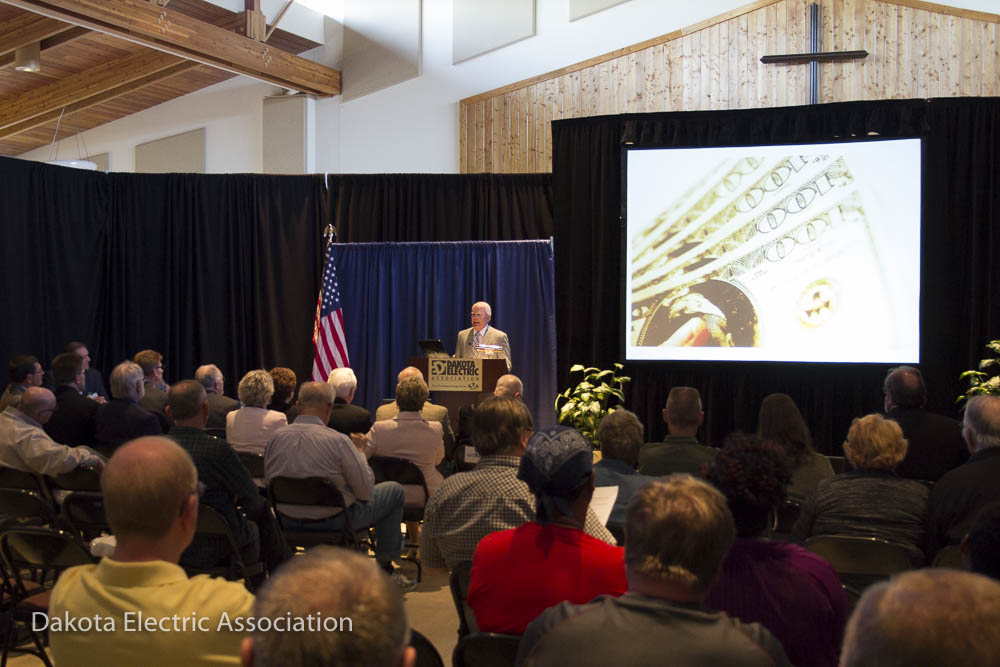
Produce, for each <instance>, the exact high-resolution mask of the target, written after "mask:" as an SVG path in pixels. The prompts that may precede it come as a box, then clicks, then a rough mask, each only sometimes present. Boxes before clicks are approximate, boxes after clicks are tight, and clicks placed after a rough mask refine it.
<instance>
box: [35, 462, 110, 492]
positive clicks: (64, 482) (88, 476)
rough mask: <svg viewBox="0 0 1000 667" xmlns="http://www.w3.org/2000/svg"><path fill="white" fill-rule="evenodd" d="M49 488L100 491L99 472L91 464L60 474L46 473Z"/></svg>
mask: <svg viewBox="0 0 1000 667" xmlns="http://www.w3.org/2000/svg"><path fill="white" fill-rule="evenodd" d="M45 479H46V482H47V483H48V485H49V488H52V489H63V490H66V491H96V492H98V493H99V492H100V491H101V473H100V471H99V470H98V469H97V468H94V467H93V466H81V467H79V468H74V469H73V470H70V471H69V472H64V473H62V474H61V475H54V476H53V475H48V476H46V478H45Z"/></svg>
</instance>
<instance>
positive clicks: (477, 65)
mask: <svg viewBox="0 0 1000 667" xmlns="http://www.w3.org/2000/svg"><path fill="white" fill-rule="evenodd" d="M346 1H347V2H352V1H360V2H366V1H369V0H346ZM747 2H748V0H697V1H695V0H630V1H629V2H625V3H624V4H621V5H617V6H615V7H612V8H610V9H607V10H605V11H602V12H598V13H596V14H592V15H591V16H587V17H585V18H582V19H580V20H578V21H575V22H572V23H570V22H569V0H537V10H536V11H537V16H536V18H537V21H536V26H537V30H536V35H535V36H534V37H531V38H528V39H525V40H522V41H520V42H517V43H515V44H512V45H510V46H507V47H503V48H500V49H497V50H496V51H493V52H490V53H487V54H484V55H482V56H478V57H475V58H472V59H470V60H467V61H465V62H462V63H459V64H458V65H452V64H451V43H452V35H451V24H452V18H451V16H452V2H451V0H423V26H422V30H423V34H422V48H423V52H422V72H421V75H420V76H419V77H417V78H415V79H411V80H409V81H405V82H403V83H400V84H398V85H395V86H392V87H390V88H387V89H385V90H381V91H378V92H375V93H372V94H370V95H367V96H365V97H362V98H359V99H355V100H351V101H350V102H342V101H341V100H340V97H339V96H338V97H335V98H333V99H330V100H320V101H318V103H317V104H316V132H315V136H314V140H315V150H316V170H317V171H318V172H323V171H327V172H331V173H336V172H339V173H401V172H424V173H456V172H457V171H458V168H459V159H458V101H459V100H461V99H463V98H465V97H469V96H472V95H475V94H478V93H481V92H485V91H488V90H491V89H493V88H498V87H500V86H503V85H506V84H509V83H513V82H516V81H520V80H522V79H525V78H528V77H531V76H535V75H537V74H542V73H544V72H548V71H551V70H554V69H558V68H560V67H565V66H566V65H570V64H573V63H576V62H579V61H581V60H586V59H587V58H590V57H593V56H596V55H600V54H603V53H607V52H609V51H613V50H615V49H619V48H622V47H625V46H629V45H631V44H635V43H636V42H640V41H643V40H646V39H650V38H652V37H656V36H658V35H662V34H665V33H667V32H670V31H671V30H675V29H678V28H683V27H685V26H689V25H691V24H693V23H697V22H698V21H701V20H704V19H707V18H711V17H713V16H716V15H718V14H722V13H724V12H726V11H729V10H731V9H734V8H737V7H740V6H742V5H745V4H747ZM940 4H946V5H951V6H955V7H962V8H966V9H973V10H977V11H983V12H996V11H998V7H997V0H941V1H940ZM328 23H329V21H328ZM282 25H284V21H282ZM332 32H334V31H331V30H330V29H329V25H328V26H327V31H326V34H327V36H328V38H329V37H330V34H331V33H332ZM317 52H320V53H319V54H317V55H318V57H317V59H318V60H322V61H323V62H327V63H330V64H335V63H334V62H333V61H335V60H336V54H331V53H330V49H317ZM343 76H344V77H345V78H346V77H348V76H350V72H349V71H345V72H344V73H343ZM276 92H277V89H276V88H274V87H273V86H268V85H265V84H260V83H257V82H254V81H251V80H249V79H246V78H244V77H239V78H237V79H234V80H232V81H229V82H225V83H222V84H219V85H217V86H213V87H211V88H208V89H206V90H203V91H198V92H196V93H192V94H190V95H186V96H184V97H182V98H179V99H176V100H173V101H171V102H167V103H166V104H162V105H160V106H158V107H155V108H153V109H148V110H146V111H143V112H140V113H138V114H134V115H132V116H129V117H128V118H124V119H122V120H119V121H115V122H113V123H109V124H107V125H103V126H101V127H99V128H96V129H94V130H91V131H89V132H86V133H85V134H84V139H85V141H86V144H87V148H88V152H89V153H90V154H97V153H102V152H104V151H108V152H109V153H110V158H111V161H110V168H111V170H112V171H130V170H131V169H132V148H133V147H134V146H135V144H137V143H141V142H144V141H149V140H151V139H156V138H159V137H164V136H169V135H172V134H176V133H178V132H183V131H186V130H190V129H193V128H196V127H201V126H205V127H206V135H205V136H206V148H207V151H208V156H207V158H206V171H207V172H209V173H225V172H255V171H259V170H260V168H261V164H262V157H261V155H260V150H261V141H260V136H261V105H262V102H261V100H262V98H263V97H265V96H267V95H273V94H275V93H276ZM67 148H68V144H67V146H66V147H64V148H63V150H62V151H61V152H62V153H66V150H67ZM47 153H48V148H45V149H38V150H36V151H32V152H30V153H27V154H25V155H24V156H22V157H26V158H28V159H38V160H44V159H45V158H46V155H47Z"/></svg>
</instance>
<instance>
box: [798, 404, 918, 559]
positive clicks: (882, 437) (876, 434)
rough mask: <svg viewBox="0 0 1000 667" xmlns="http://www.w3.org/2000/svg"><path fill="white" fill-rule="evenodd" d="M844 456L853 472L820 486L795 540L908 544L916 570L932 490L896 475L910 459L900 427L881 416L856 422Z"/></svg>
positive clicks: (806, 508) (803, 513)
mask: <svg viewBox="0 0 1000 667" xmlns="http://www.w3.org/2000/svg"><path fill="white" fill-rule="evenodd" d="M844 454H845V455H846V456H847V461H848V463H850V464H851V467H852V468H853V470H851V471H850V472H847V473H844V474H841V475H837V476H836V477H832V478H830V479H826V480H823V481H822V482H820V484H819V486H818V487H817V488H816V491H815V492H814V493H813V494H812V495H811V496H809V498H808V499H807V500H806V502H805V503H804V504H803V505H802V510H801V511H800V513H799V518H798V520H797V521H796V522H795V526H794V527H793V528H792V536H793V537H794V538H795V540H796V541H798V542H803V541H805V540H806V539H807V538H809V537H811V536H813V535H855V536H858V537H879V538H882V539H885V540H889V541H891V542H898V543H899V544H902V545H903V546H904V547H906V550H907V552H908V553H909V554H910V558H911V559H912V560H913V563H914V565H919V564H921V563H922V562H923V560H924V554H923V550H922V549H921V546H922V545H923V543H924V521H925V519H926V516H927V487H926V486H924V485H923V484H921V483H920V482H916V481H914V480H912V479H900V478H899V477H897V476H896V475H895V474H894V473H893V470H894V469H895V468H896V466H897V465H899V462H900V461H902V460H903V457H904V456H906V440H904V439H903V431H902V430H901V429H900V428H899V424H897V423H896V422H894V421H892V420H890V419H885V418H884V417H882V416H881V415H867V416H865V417H861V418H860V419H855V420H854V422H853V423H852V424H851V428H850V430H849V431H848V432H847V440H846V441H845V442H844Z"/></svg>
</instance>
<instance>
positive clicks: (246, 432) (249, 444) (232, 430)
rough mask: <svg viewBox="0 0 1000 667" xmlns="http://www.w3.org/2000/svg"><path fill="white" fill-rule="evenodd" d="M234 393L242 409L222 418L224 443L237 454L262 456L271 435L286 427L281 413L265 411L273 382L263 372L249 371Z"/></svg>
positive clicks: (272, 390) (272, 388)
mask: <svg viewBox="0 0 1000 667" xmlns="http://www.w3.org/2000/svg"><path fill="white" fill-rule="evenodd" d="M237 393H238V394H239V397H240V403H242V404H243V407H242V408H240V409H239V410H233V411H232V412H230V413H229V414H227V415H226V440H227V441H228V442H229V444H230V445H232V446H233V449H235V450H236V451H238V452H251V453H254V454H263V453H264V447H266V446H267V443H268V442H269V441H270V440H271V436H272V435H274V432H275V431H276V430H278V429H279V428H281V427H282V426H286V425H287V424H288V419H287V418H286V417H285V415H284V413H281V412H277V411H276V410H268V409H267V406H268V404H269V403H270V402H271V397H272V396H274V380H273V379H271V374H270V373H268V372H267V371H265V370H262V369H258V370H254V371H250V372H249V373H247V374H246V375H244V376H243V379H242V380H240V386H239V388H238V389H237Z"/></svg>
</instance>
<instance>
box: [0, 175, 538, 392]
mask: <svg viewBox="0 0 1000 667" xmlns="http://www.w3.org/2000/svg"><path fill="white" fill-rule="evenodd" d="M329 179H330V180H329V182H330V189H329V190H328V189H327V187H326V186H325V184H324V177H323V176H267V175H246V174H233V175H200V174H102V173H95V172H85V171H80V170H76V169H67V168H64V167H54V166H51V165H46V164H42V163H38V162H31V161H25V160H18V159H12V158H2V157H0V259H2V267H3V268H2V271H3V273H2V274H0V277H2V280H3V281H4V284H5V286H6V288H5V289H4V290H3V291H2V293H0V312H3V314H4V318H5V324H4V326H2V327H0V363H2V364H6V360H7V359H9V358H10V357H12V356H13V355H15V354H19V353H28V354H34V355H35V356H37V357H38V358H39V359H40V360H41V361H42V364H43V366H45V367H48V365H49V362H50V361H51V359H52V357H53V356H55V355H56V354H58V353H59V352H61V351H62V348H63V346H64V345H65V343H66V342H68V341H69V340H83V341H85V342H87V343H88V344H89V348H90V352H91V356H92V357H93V362H94V365H95V367H97V368H99V369H100V370H101V371H102V372H103V373H104V375H105V379H107V376H108V373H109V372H110V370H111V368H112V367H113V366H114V365H115V364H116V363H118V362H119V361H121V360H122V359H125V358H131V357H132V356H133V355H134V354H135V352H137V351H138V350H140V349H143V348H146V347H151V348H154V349H157V350H159V351H161V352H162V353H163V354H164V355H165V366H166V377H167V379H168V381H171V382H172V381H176V380H179V379H183V378H185V377H191V376H192V375H193V373H194V370H195V368H197V366H199V365H200V364H203V363H215V364H217V365H218V366H219V367H220V368H221V369H222V371H223V373H224V374H225V375H226V381H227V387H226V392H227V393H228V394H230V395H235V385H236V383H237V382H238V381H239V378H240V377H242V375H243V374H244V373H245V372H246V371H248V370H250V369H253V368H270V367H272V366H276V365H282V366H289V367H291V368H292V369H293V370H294V371H295V372H296V374H297V375H298V376H299V378H300V381H301V380H304V379H307V378H308V377H309V375H310V373H311V368H312V357H313V352H312V332H313V320H314V317H315V313H316V295H317V292H318V289H319V284H320V280H321V277H322V269H323V265H322V260H323V242H322V238H321V232H322V230H323V228H324V227H325V226H326V224H327V223H329V222H332V223H334V224H335V225H336V227H337V228H338V232H339V235H338V240H339V241H417V240H419V241H465V240H478V239H492V240H521V239H525V238H542V239H548V238H550V237H551V236H552V233H553V228H554V227H553V222H552V195H551V176H550V175H548V174H529V175H520V174H518V175H493V174H473V175H426V174H389V175H362V176H331V177H329ZM470 305H471V303H469V304H456V308H457V309H459V312H463V313H467V312H468V311H467V308H468V307H469V306H470ZM349 316H350V315H349V313H348V317H349ZM397 370H398V369H397ZM395 372H396V371H393V373H392V376H393V377H395ZM3 373H4V372H3V371H0V386H2V385H3V384H5V383H6V378H5V377H2V374H3Z"/></svg>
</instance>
